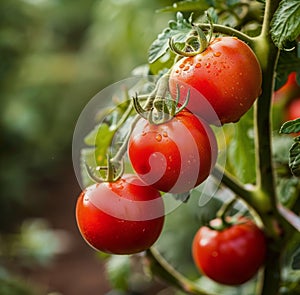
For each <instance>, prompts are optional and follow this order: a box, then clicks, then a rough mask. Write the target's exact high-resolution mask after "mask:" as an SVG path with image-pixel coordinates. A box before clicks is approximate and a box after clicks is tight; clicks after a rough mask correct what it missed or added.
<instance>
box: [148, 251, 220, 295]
mask: <svg viewBox="0 0 300 295" xmlns="http://www.w3.org/2000/svg"><path fill="white" fill-rule="evenodd" d="M146 258H147V264H148V265H147V266H148V268H150V270H151V272H152V273H153V274H155V275H158V276H159V278H162V279H164V280H166V281H167V282H168V283H169V284H172V285H173V286H175V287H177V288H179V289H180V290H182V291H184V292H185V293H186V294H190V295H214V294H212V293H208V292H207V291H205V290H202V289H200V288H199V286H197V285H196V284H195V283H194V282H192V281H190V280H189V279H187V278H186V277H185V276H183V275H182V274H181V273H179V272H178V271H177V270H176V269H175V268H173V266H172V265H171V264H170V263H168V261H167V260H165V259H164V258H163V257H162V256H161V255H160V253H159V252H158V250H156V249H155V248H153V247H152V248H150V249H148V250H147V252H146Z"/></svg>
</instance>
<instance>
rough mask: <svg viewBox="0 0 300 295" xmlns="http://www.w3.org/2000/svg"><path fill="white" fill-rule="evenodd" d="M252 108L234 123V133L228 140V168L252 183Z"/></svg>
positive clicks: (253, 180) (253, 153)
mask: <svg viewBox="0 0 300 295" xmlns="http://www.w3.org/2000/svg"><path fill="white" fill-rule="evenodd" d="M252 118H253V109H251V110H250V111H249V112H247V113H246V114H245V115H244V116H243V117H242V118H241V119H240V121H239V122H238V123H236V124H234V131H235V132H234V135H233V137H232V139H231V140H230V142H229V147H228V155H227V156H228V162H229V163H228V164H229V167H230V168H229V170H230V171H231V172H232V173H233V174H234V175H236V176H238V177H239V179H240V180H241V181H242V182H244V183H254V182H255V179H256V173H255V165H254V163H255V151H254V129H253V119H252Z"/></svg>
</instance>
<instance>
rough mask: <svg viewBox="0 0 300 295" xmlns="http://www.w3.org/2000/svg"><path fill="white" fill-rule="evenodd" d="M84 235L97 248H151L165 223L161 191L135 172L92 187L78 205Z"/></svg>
mask: <svg viewBox="0 0 300 295" xmlns="http://www.w3.org/2000/svg"><path fill="white" fill-rule="evenodd" d="M76 220H77V225H78V228H79V230H80V232H81V235H82V236H83V238H84V239H85V240H86V242H87V243H88V244H89V245H90V246H92V247H93V248H95V249H96V250H99V251H103V252H106V253H112V254H133V253H137V252H140V251H143V250H146V249H148V248H149V247H150V246H152V244H153V243H154V242H155V241H156V240H157V238H158V237H159V235H160V233H161V230H162V227H163V223H164V204H163V200H162V198H161V196H160V193H159V191H157V190H156V189H155V188H153V187H150V186H147V185H145V184H144V183H143V182H142V181H141V180H140V179H139V178H138V177H136V176H135V175H124V176H123V177H122V178H121V179H119V180H117V181H115V182H103V183H99V184H94V185H92V186H90V187H88V188H87V189H86V190H85V191H83V192H82V193H81V195H80V196H79V198H78V200H77V205H76Z"/></svg>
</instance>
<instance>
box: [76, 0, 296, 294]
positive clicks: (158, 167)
mask: <svg viewBox="0 0 300 295" xmlns="http://www.w3.org/2000/svg"><path fill="white" fill-rule="evenodd" d="M200 2H201V3H200ZM202 2H203V3H202ZM213 2H214V3H213V7H211V5H212V2H211V1H198V0H191V1H180V2H178V3H176V5H173V6H170V7H167V8H164V9H163V11H169V12H176V19H175V20H171V21H170V22H169V23H168V27H167V28H165V29H164V30H163V31H162V32H161V33H160V34H158V37H157V39H156V40H154V41H153V43H152V44H151V46H150V49H149V59H148V64H147V65H145V66H144V68H142V69H141V68H138V69H136V70H135V71H134V72H135V73H136V72H139V73H142V77H141V79H140V80H138V82H137V83H136V84H135V85H132V84H130V86H129V87H126V86H127V85H125V86H124V85H122V87H121V89H122V90H123V92H124V95H123V96H121V95H120V91H115V92H114V93H112V95H111V97H112V100H113V102H114V103H115V105H113V107H111V108H110V109H108V110H105V112H103V113H105V114H104V115H103V113H101V116H99V117H101V119H100V120H99V121H97V125H96V127H95V129H94V130H92V131H91V132H90V134H88V136H87V137H86V138H85V143H86V144H87V145H88V147H87V148H85V149H83V150H82V153H81V155H80V156H81V161H82V163H81V167H83V168H86V166H88V167H90V166H91V168H92V169H90V170H92V171H96V172H97V171H100V173H99V174H101V172H103V161H105V159H106V155H107V154H108V155H109V159H108V167H110V166H113V167H115V168H116V169H117V168H119V167H120V166H121V163H125V165H124V166H125V169H127V170H130V173H132V170H134V171H133V172H134V173H135V174H136V176H131V177H134V179H136V181H140V182H145V185H144V186H143V187H142V188H139V190H138V192H137V191H136V190H135V189H134V190H132V188H130V189H128V190H127V188H129V187H131V186H129V185H128V184H127V180H126V181H125V182H124V180H117V181H113V182H104V183H103V182H101V181H97V179H96V178H95V177H94V179H93V180H94V181H96V182H100V183H99V184H95V185H94V186H92V188H93V189H92V190H94V191H95V195H97V196H98V193H96V192H98V191H100V189H101V191H102V189H104V188H105V191H106V192H107V191H109V190H111V191H113V189H114V190H115V191H116V192H118V193H120V197H122V198H123V197H125V196H127V194H126V193H125V192H127V193H129V192H130V194H129V196H131V197H130V199H133V198H137V199H138V200H142V199H144V197H145V195H146V196H149V195H148V193H145V192H144V190H146V191H148V190H150V189H151V192H153V193H150V195H152V197H153V196H156V197H153V198H154V199H155V200H156V199H159V200H160V198H159V197H158V196H159V191H162V192H169V193H170V194H164V195H163V198H164V200H165V201H166V202H169V201H170V200H172V197H174V198H175V203H176V204H178V203H179V204H180V205H182V207H181V208H179V209H178V211H180V210H181V211H180V213H182V212H183V215H184V214H185V216H182V218H183V219H182V220H183V221H182V222H178V221H177V220H175V217H174V216H172V214H169V215H167V216H166V217H165V221H166V222H165V224H164V227H166V225H167V228H168V229H170V228H171V226H170V224H171V225H173V224H175V225H176V229H175V232H176V233H175V234H174V235H173V236H172V237H171V238H170V235H168V230H166V231H164V230H163V231H162V234H161V238H160V239H159V241H158V243H156V244H155V245H153V246H151V245H152V243H153V242H154V241H155V240H156V239H157V237H158V235H159V234H160V230H161V228H160V227H159V226H158V227H159V229H158V228H157V227H155V228H156V231H155V230H151V231H150V232H151V233H152V232H155V233H156V234H154V237H153V236H152V235H150V234H149V232H148V231H146V233H147V235H146V233H144V234H145V235H146V236H140V234H141V232H140V230H141V229H145V228H146V226H148V225H149V226H150V225H151V223H150V222H155V221H157V219H153V220H151V221H149V220H146V221H142V222H144V223H140V222H141V221H132V220H129V221H127V220H124V218H123V217H122V218H119V219H120V220H122V222H117V223H115V220H116V219H118V218H116V217H111V216H110V217H109V220H111V221H110V222H109V223H108V222H106V220H107V219H106V218H107V213H106V215H105V222H104V223H102V222H100V220H101V218H102V217H100V215H101V216H103V214H104V213H103V212H102V211H101V210H99V208H96V207H95V206H91V208H92V209H91V208H90V206H88V207H84V206H83V204H84V201H83V199H84V196H86V195H88V193H83V195H82V197H81V198H80V199H79V200H80V203H79V204H81V205H78V207H79V209H78V210H77V216H79V218H78V220H79V226H80V228H81V232H82V233H83V236H84V237H86V239H87V240H88V239H91V240H90V241H89V240H88V242H89V243H90V244H92V245H93V246H94V247H95V248H97V249H99V250H101V251H107V252H111V253H120V252H122V253H127V254H128V253H135V252H138V251H142V250H145V249H146V251H145V256H144V257H143V258H144V259H145V260H144V259H143V261H146V265H147V268H148V270H150V271H151V272H152V273H153V274H154V275H156V276H158V277H160V278H163V279H165V280H166V281H167V282H168V283H169V284H170V285H173V286H175V287H177V288H179V289H180V290H181V291H183V292H185V293H187V294H192V295H214V294H230V295H232V294H241V293H240V292H241V290H243V291H244V292H245V294H249V289H248V288H250V289H251V290H255V291H253V292H252V293H253V294H254V293H257V294H259V295H278V294H299V292H300V288H299V285H300V276H299V269H300V263H299V261H300V258H299V257H300V254H299V253H300V252H299V242H300V218H299V212H300V201H299V200H300V199H299V193H300V185H299V179H298V178H299V177H300V140H299V136H297V137H295V138H291V137H289V136H282V135H281V133H284V134H290V133H297V132H299V131H300V120H293V121H288V122H286V123H284V124H283V125H282V123H283V122H280V126H275V124H274V125H273V122H272V117H271V115H272V113H273V112H274V110H275V107H276V100H278V98H276V97H275V98H274V95H275V96H276V95H279V94H280V92H285V91H291V93H293V95H294V94H295V93H296V92H297V91H296V92H295V91H294V90H295V89H296V88H294V87H295V86H296V87H298V85H296V84H298V83H297V79H298V77H297V75H298V73H299V72H300V71H299V69H300V58H299V50H297V49H298V48H297V47H299V34H300V29H299V28H300V26H299V21H298V20H299V17H300V3H299V1H298V0H289V1H288V0H275V1H270V0H266V1H247V0H245V1H225V2H224V1H213ZM182 12H183V13H182ZM189 13H190V17H189V18H186V17H187V16H188V14H189ZM286 49H288V50H286ZM290 73H296V74H292V75H290V76H289V77H288V75H289V74H290ZM148 74H151V75H150V76H149V75H148ZM286 77H288V81H286ZM285 84H286V86H284V87H283V88H282V89H281V90H280V89H279V90H278V92H277V94H274V93H275V91H276V90H277V89H276V87H277V86H278V85H285ZM291 89H292V90H291ZM104 94H105V97H107V95H108V92H107V91H105V92H104ZM288 95H291V94H288ZM120 97H122V99H121V98H120ZM297 97H299V95H295V96H293V98H288V99H287V101H286V102H285V103H284V106H286V103H288V104H290V103H292V102H293V103H294V102H295V103H296V102H297V99H296V98H297ZM294 99H295V100H294ZM95 105H96V104H93V106H95ZM252 106H253V107H252ZM278 109H279V111H280V112H281V113H282V114H283V110H284V109H283V105H280V106H279V108H278ZM296 110H298V103H297V106H296V107H295V105H292V111H293V112H294V111H296ZM93 111H94V110H93ZM296 116H298V115H296ZM83 117H84V118H85V119H86V118H88V116H86V115H85V116H83ZM226 123H231V124H226ZM210 125H215V126H210ZM281 125H282V126H281ZM221 134H224V137H225V140H224V142H223V143H221V144H219V143H220V140H219V139H220V135H221ZM217 142H218V146H217ZM227 148H228V149H227ZM226 151H228V153H227V152H226ZM222 159H225V161H223V162H222V161H221V160H222ZM101 169H102V170H101ZM84 173H85V174H86V171H85V169H83V173H82V174H83V175H85V174H84ZM122 173H123V171H122V172H121V173H120V174H121V175H122ZM209 175H210V176H211V177H208V176H209ZM121 177H122V176H121ZM121 179H123V178H121ZM119 181H121V182H122V181H123V182H124V183H123V182H122V193H121V191H119V189H120V187H119V189H118V188H117V187H118V184H119ZM200 183H203V185H202V184H201V185H199V184H200ZM125 184H126V185H125ZM123 187H124V188H126V189H124V188H123ZM120 190H121V189H120ZM133 191H134V192H135V193H133ZM154 192H155V193H154ZM118 193H117V194H118ZM187 194H188V196H189V197H190V198H187ZM101 195H102V194H101ZM99 196H100V194H99ZM99 198H100V197H99ZM229 198H232V199H233V203H232V204H234V205H232V204H228V203H227V200H228V199H229ZM195 199H196V200H195ZM178 200H179V201H181V202H177V201H178ZM216 200H219V201H220V202H221V205H220V208H218V209H215V208H213V209H212V207H213V206H212V205H211V204H212V203H213V202H215V201H216ZM107 202H108V204H110V203H111V202H112V204H114V198H113V197H112V196H111V194H110V197H109V198H107ZM171 202H172V201H171ZM191 203H192V205H190V204H191ZM189 205H190V206H191V207H192V208H190V207H188V206H189ZM184 206H185V207H184ZM112 207H113V208H114V209H117V208H118V206H112ZM84 208H85V209H84ZM134 208H135V207H134ZM182 208H184V209H182ZM187 208H188V209H187ZM222 208H223V209H222ZM221 209H222V210H223V211H224V212H226V213H229V209H230V210H232V211H234V210H235V211H238V212H237V213H239V216H244V217H241V219H240V220H238V222H237V223H236V224H230V225H228V224H226V218H224V216H227V217H228V218H229V220H232V218H233V217H230V215H225V213H224V212H223V213H224V214H223V215H221V219H222V220H223V222H225V225H226V226H227V227H225V228H222V229H220V228H218V229H211V228H209V227H208V226H203V225H205V224H208V223H209V221H211V220H214V219H216V218H219V217H220V214H219V213H218V212H220V210H221ZM81 210H87V211H88V210H90V213H89V212H87V213H86V214H83V215H81V214H80V215H79V213H80V212H81ZM222 210H221V211H222ZM99 211H100V212H99ZM78 212H79V213H78ZM134 212H136V214H138V216H139V217H140V218H142V216H145V215H146V216H147V215H148V210H147V208H145V210H144V209H143V210H136V211H135V210H134ZM150 212H151V210H150ZM235 213H236V212H235ZM98 214H100V215H98ZM81 216H84V218H82V217H81ZM245 216H247V218H246V217H245ZM184 217H185V218H184ZM81 218H82V220H83V225H84V224H85V225H84V226H83V225H80V220H81ZM172 218H173V219H172ZM119 219H118V220H119ZM120 220H119V221H120ZM254 220H255V222H254ZM123 221H124V222H123ZM157 222H158V223H159V224H160V225H161V223H162V220H161V219H159V220H158V221H157ZM176 222H177V223H176ZM215 222H216V221H212V222H211V223H210V224H211V225H212V226H214V223H215ZM103 224H104V225H107V226H105V230H103V231H102V230H101V231H100V232H101V234H102V233H104V235H103V236H102V237H101V238H97V235H96V231H97V228H99V229H101V228H102V225H103ZM121 224H122V225H121ZM129 224H130V225H129ZM133 224H134V226H133ZM140 224H143V226H141V227H140V226H139V225H140ZM258 224H259V227H258ZM127 225H128V226H127ZM135 226H136V227H137V232H135V233H133V231H131V230H133V229H136V227H135ZM153 226H155V224H154V225H153ZM195 227H197V228H199V227H200V229H199V231H198V232H197V234H196V236H195V238H194V240H193V239H191V232H192V229H193V228H195ZM108 228H109V232H107V231H106V229H108ZM173 230H174V228H173ZM111 231H113V234H111ZM183 233H184V234H186V235H185V236H184V237H183ZM193 233H194V232H193ZM148 234H149V235H148ZM100 236H101V235H100V234H99V237H100ZM150 237H152V238H153V239H151V242H147V241H148V238H150ZM135 238H136V239H135ZM119 239H122V241H125V240H126V243H125V242H124V243H121V242H120V240H119ZM133 241H134V242H133ZM266 241H268V243H266ZM102 243H103V244H102ZM106 243H108V245H107V244H106ZM144 243H146V245H145V244H144ZM125 245H126V247H125V249H124V248H120V247H123V246H125ZM138 245H139V246H138ZM170 245H171V246H170ZM174 245H176V247H174ZM187 245H188V247H187ZM191 245H192V248H193V250H192V251H193V256H194V261H195V263H196V265H197V266H198V267H199V269H200V270H201V274H202V275H199V273H198V272H197V275H195V272H194V271H196V268H195V267H194V265H193V269H194V270H191V268H188V271H185V272H182V273H181V272H179V271H178V270H177V268H178V267H179V265H180V263H182V261H185V262H190V260H191V259H190V258H191V252H189V253H188V254H186V256H185V257H182V256H180V255H183V253H186V249H190V248H191V247H190V246H191ZM150 246H151V247H150ZM106 247H107V248H106ZM131 247H133V248H131ZM149 247H150V248H149ZM122 249H123V250H122ZM173 264H174V265H176V268H175V267H173ZM262 266H263V267H262ZM260 268H261V270H262V274H263V275H261V276H257V279H256V280H251V278H253V277H254V276H255V274H256V273H257V272H258V270H259V269H260ZM205 276H208V277H210V278H212V280H213V281H215V282H214V283H211V282H210V283H211V285H209V287H207V285H206V284H207V280H205ZM218 283H221V284H226V285H241V286H238V287H237V288H229V289H226V288H228V287H225V286H222V287H220V286H219V284H218ZM216 290H217V291H216ZM234 292H235V293H234ZM252 293H251V291H250V294H252Z"/></svg>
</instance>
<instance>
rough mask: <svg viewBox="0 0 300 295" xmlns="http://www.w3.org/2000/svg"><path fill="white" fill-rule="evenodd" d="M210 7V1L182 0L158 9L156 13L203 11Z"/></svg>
mask: <svg viewBox="0 0 300 295" xmlns="http://www.w3.org/2000/svg"><path fill="white" fill-rule="evenodd" d="M211 5H212V1H209V0H207V1H204V0H184V1H179V2H176V3H174V4H173V5H172V6H167V7H165V8H162V9H159V10H158V12H177V11H199V10H200V11H205V10H206V9H208V8H209V7H210V6H211Z"/></svg>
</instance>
